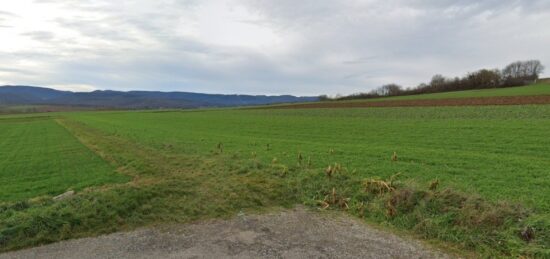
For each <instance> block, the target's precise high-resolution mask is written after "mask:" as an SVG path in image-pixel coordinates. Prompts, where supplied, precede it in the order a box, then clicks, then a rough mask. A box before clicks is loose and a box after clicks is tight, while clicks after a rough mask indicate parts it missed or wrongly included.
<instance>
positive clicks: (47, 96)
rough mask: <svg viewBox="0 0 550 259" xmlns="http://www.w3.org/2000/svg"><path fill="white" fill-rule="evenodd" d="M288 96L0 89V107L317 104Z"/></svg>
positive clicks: (17, 87)
mask: <svg viewBox="0 0 550 259" xmlns="http://www.w3.org/2000/svg"><path fill="white" fill-rule="evenodd" d="M317 100H318V98H317V97H297V96H292V95H279V96H266V95H224V94H201V93H189V92H154V91H129V92H121V91H109V90H107V91H93V92H70V91H59V90H54V89H50V88H44V87H35V86H0V105H66V106H83V107H84V106H85V107H98V108H125V109H149V108H150V109H153V108H199V107H230V106H250V105H263V104H275V103H295V102H312V101H317Z"/></svg>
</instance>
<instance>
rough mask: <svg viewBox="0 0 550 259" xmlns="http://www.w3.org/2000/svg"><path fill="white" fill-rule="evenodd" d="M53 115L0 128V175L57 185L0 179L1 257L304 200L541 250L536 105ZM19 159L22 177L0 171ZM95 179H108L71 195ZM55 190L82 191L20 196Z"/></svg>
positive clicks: (486, 245)
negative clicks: (59, 197)
mask: <svg viewBox="0 0 550 259" xmlns="http://www.w3.org/2000/svg"><path fill="white" fill-rule="evenodd" d="M54 116H55V118H56V119H57V122H56V121H54V120H51V119H43V120H31V121H26V120H27V119H21V120H23V122H17V119H14V117H13V116H12V117H10V119H9V120H8V119H6V121H1V120H0V128H1V129H2V132H8V133H9V134H4V133H3V134H4V135H6V136H10V137H8V138H6V139H7V140H4V139H2V141H3V142H2V144H1V146H0V150H1V151H2V159H4V160H2V161H0V163H3V164H0V165H1V166H2V167H1V168H2V169H4V168H5V167H6V165H7V166H8V168H11V169H10V170H11V171H12V173H11V174H17V173H19V174H21V173H23V172H31V171H32V172H33V173H32V174H31V175H39V176H41V177H40V178H41V179H42V180H40V181H44V182H46V181H52V182H54V183H58V182H59V184H58V185H59V188H57V187H56V189H55V190H53V189H47V188H38V189H36V190H35V189H34V188H35V187H36V186H39V185H37V184H34V183H33V181H27V182H26V181H23V180H17V183H18V184H19V185H20V187H19V189H22V190H24V189H25V188H29V189H30V190H32V191H21V192H17V191H14V190H15V189H11V191H4V187H7V186H8V185H9V184H4V183H7V179H6V176H4V175H3V174H2V177H3V178H2V179H6V180H3V182H2V191H0V193H2V199H3V200H5V201H7V202H5V203H4V204H3V205H2V204H1V203H0V250H4V249H5V250H8V249H15V248H19V247H25V246H29V245H36V244H42V243H48V242H52V241H56V240H60V239H66V238H74V237H81V236H89V235H96V234H100V233H108V232H112V231H117V230H124V229H130V228H134V227H138V226H143V225H148V224H157V223H166V222H189V221H193V220H197V219H204V218H212V217H227V216H231V215H235V214H237V213H239V212H241V211H248V210H253V211H257V210H265V209H269V208H272V207H281V206H282V207H289V206H293V205H295V204H305V205H308V206H311V207H313V208H319V209H335V210H344V211H347V212H349V213H351V214H353V215H356V216H357V217H361V218H364V219H365V220H366V221H368V222H372V223H376V224H380V225H382V226H384V227H387V228H389V229H396V230H399V231H403V230H404V231H407V232H408V233H411V234H413V235H416V236H418V237H420V238H425V239H428V240H431V241H434V242H441V243H443V244H444V246H449V249H456V250H460V251H470V252H473V253H477V254H480V255H483V256H511V257H516V256H519V255H527V256H540V257H544V256H548V255H550V250H549V249H550V246H549V243H550V235H549V234H548V233H549V232H550V231H549V230H550V202H549V201H550V188H548V186H550V156H548V154H550V106H548V105H525V106H476V107H473V106H472V107H414V108H411V107H407V108H396V107H395V108H368V109H262V110H260V109H254V110H250V109H246V110H245V109H222V110H194V111H141V112H121V111H117V112H78V113H77V112H75V113H60V114H56V115H54ZM8 121H9V122H8ZM57 123H58V124H57ZM23 136H27V137H26V138H25V139H23V140H19V139H18V140H13V139H14V138H23ZM60 139H62V141H61V140H60ZM57 140H59V141H57ZM10 141H11V142H10ZM36 143H41V144H39V145H37V144H36ZM38 147H42V148H38ZM12 149H13V150H17V152H13V153H11V152H6V150H8V151H9V150H12ZM48 150H57V152H46V151H48ZM66 150H74V151H75V152H65V153H63V151H66ZM33 152H34V153H33ZM29 154H33V155H29ZM55 154H57V155H55ZM7 155H9V156H13V157H16V158H17V159H13V158H10V159H5V156H7ZM28 156H32V157H35V159H36V163H32V164H30V165H28V166H29V167H30V166H34V167H32V170H31V169H29V168H27V167H23V165H22V163H20V162H18V163H12V162H9V163H8V162H6V161H25V160H26V159H25V158H26V157H28ZM65 156H66V157H65ZM61 157H62V159H60V158H61ZM100 157H101V159H100ZM45 163H49V164H45ZM40 166H43V167H40ZM75 168H77V169H78V174H77V175H75V174H74V169H75ZM114 170H116V171H117V172H118V173H119V176H120V177H116V176H115V175H114V174H112V172H114ZM47 175H51V180H46V179H48V177H45V176H47ZM83 175H85V176H86V177H83ZM77 176H78V177H83V178H77ZM88 176H90V177H88ZM27 177H29V178H30V177H31V176H27ZM65 177H66V178H67V180H66V181H62V179H63V178H65ZM71 177H73V178H71ZM125 177H131V180H130V181H129V182H127V183H121V182H123V181H124V179H127V178H125ZM9 179H10V181H11V180H12V178H9ZM16 179H18V178H16ZM20 179H25V178H24V177H21V178H20ZM100 183H109V184H107V185H106V187H105V188H91V189H85V190H82V187H84V186H90V185H98V184H100ZM112 183H120V184H112ZM51 185H53V184H51ZM61 185H62V186H61ZM69 187H71V188H76V189H79V190H82V191H79V192H78V193H77V195H76V196H75V197H74V198H73V199H70V200H68V201H62V202H53V201H51V200H41V201H26V200H28V199H29V198H32V197H34V196H38V195H55V194H56V193H58V192H63V191H64V190H66V189H67V188H69ZM10 188H11V187H10ZM5 195H8V196H6V197H8V198H4V197H5ZM21 203H23V204H24V206H23V205H21ZM21 207H22V209H21ZM60 211H61V212H60ZM44 222H49V223H47V224H46V223H44ZM531 232H533V233H534V234H533V235H531ZM2 248H3V249H2Z"/></svg>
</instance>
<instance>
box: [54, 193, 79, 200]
mask: <svg viewBox="0 0 550 259" xmlns="http://www.w3.org/2000/svg"><path fill="white" fill-rule="evenodd" d="M73 195H74V191H73V190H70V191H67V192H65V193H62V194H60V195H57V196H55V197H53V200H54V201H62V200H65V199H67V198H70V197H72V196H73Z"/></svg>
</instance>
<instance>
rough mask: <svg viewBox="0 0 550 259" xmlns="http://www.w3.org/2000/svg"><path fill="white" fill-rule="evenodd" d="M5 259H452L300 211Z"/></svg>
mask: <svg viewBox="0 0 550 259" xmlns="http://www.w3.org/2000/svg"><path fill="white" fill-rule="evenodd" d="M4 258H56V259H57V258H60V259H61V258H78V259H85V258H449V256H448V255H446V254H444V253H441V252H438V251H436V250H433V249H430V248H427V247H426V246H425V245H423V244H422V243H420V242H418V241H413V240H409V239H405V238H401V237H397V236H396V235H393V234H390V233H386V232H382V231H379V230H376V229H373V228H371V227H369V226H367V225H365V224H363V223H362V222H360V221H359V220H357V219H354V218H351V217H349V216H345V215H344V214H342V213H336V212H334V213H316V212H312V211H309V210H307V209H304V208H302V207H298V208H296V209H293V210H289V211H281V212H275V213H270V214H266V215H255V216H248V215H244V214H241V215H239V216H237V217H236V218H233V219H230V220H210V221H205V222H200V223H195V224H186V225H180V226H172V227H170V228H167V227H164V228H163V229H162V228H161V229H151V228H150V229H142V230H137V231H132V232H125V233H115V234H110V235H105V236H100V237H96V238H84V239H77V240H70V241H64V242H59V243H55V244H51V245H46V246H41V247H36V248H31V249H27V250H22V251H16V252H11V253H6V254H0V259H4Z"/></svg>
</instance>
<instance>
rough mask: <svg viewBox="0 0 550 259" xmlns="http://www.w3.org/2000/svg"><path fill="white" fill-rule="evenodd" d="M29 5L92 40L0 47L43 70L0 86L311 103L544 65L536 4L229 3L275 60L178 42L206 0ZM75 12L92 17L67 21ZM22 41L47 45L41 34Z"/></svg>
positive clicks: (393, 0)
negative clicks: (254, 96)
mask: <svg viewBox="0 0 550 259" xmlns="http://www.w3.org/2000/svg"><path fill="white" fill-rule="evenodd" d="M39 2H40V4H44V5H45V4H57V5H61V6H63V8H64V9H66V10H67V11H68V12H67V13H68V15H67V16H64V17H59V18H57V19H56V20H55V22H56V23H57V24H60V25H61V26H62V27H63V28H65V29H69V30H73V31H76V32H79V35H80V36H81V38H82V39H96V40H99V41H101V42H102V44H98V45H93V46H91V45H86V44H82V43H81V42H83V41H82V40H81V38H70V39H63V42H61V39H58V37H59V36H58V35H57V34H56V35H55V37H54V35H53V34H50V35H49V36H51V37H50V38H49V39H50V41H52V42H49V43H48V42H45V43H44V44H45V45H44V46H45V47H46V48H45V49H47V50H48V51H40V50H35V51H34V52H26V53H22V52H21V53H15V54H14V53H11V54H10V55H11V56H9V57H8V56H7V55H1V54H2V53H1V50H0V62H2V63H5V62H8V61H10V60H11V61H13V60H14V59H15V60H17V59H18V58H19V59H20V58H25V59H30V60H33V61H35V62H39V63H41V64H46V65H45V66H46V67H47V69H44V71H34V72H35V75H32V76H25V75H24V71H25V69H24V68H15V69H19V70H21V71H16V70H13V71H10V73H9V75H10V77H9V78H2V77H1V75H0V81H13V80H27V81H26V82H32V83H35V84H88V85H94V86H96V87H99V88H109V89H122V90H130V89H150V90H155V89H158V90H182V91H198V92H222V93H269V94H282V93H294V94H313V95H314V94H321V93H329V94H335V93H344V94H345V93H352V92H357V91H368V90H369V89H371V88H374V87H377V86H379V85H381V84H385V83H391V82H396V83H400V84H404V85H406V86H414V85H416V84H418V83H420V82H423V81H427V80H429V78H430V77H431V76H432V75H433V74H436V73H442V74H444V75H448V76H457V75H462V74H464V73H466V72H469V71H472V70H474V69H478V68H482V67H488V68H493V67H502V66H504V65H506V63H507V62H511V61H514V60H517V59H528V58H529V59H530V58H538V59H540V60H541V61H542V62H543V63H544V64H546V65H547V66H550V52H549V51H548V46H546V45H547V43H548V42H550V31H548V30H547V29H546V28H545V23H546V21H547V20H548V19H550V2H548V1H536V0H535V1H517V0H499V1H497V0H488V1H481V2H480V1H473V0H464V1H450V0H431V1H420V0H413V1H408V0H390V1H353V2H352V1H337V0H328V1H317V0H304V1H294V0H279V1H257V0H242V1H240V0H234V1H233V2H232V4H233V5H235V6H237V5H238V6H243V7H245V8H246V9H247V10H248V11H250V12H252V13H254V14H257V16H258V18H257V19H252V20H246V19H243V20H238V21H240V22H242V23H246V24H250V25H255V26H260V27H262V28H268V29H270V30H272V31H273V32H275V33H276V34H277V35H278V36H280V37H281V39H282V41H283V42H282V43H281V44H283V45H284V46H285V48H284V50H283V51H278V52H275V51H272V50H270V49H254V48H246V47H229V46H223V44H220V45H216V44H212V43H206V42H205V41H203V40H202V39H201V38H196V37H195V38H193V37H187V36H184V35H182V34H180V33H179V31H178V29H179V28H180V27H185V26H186V24H185V23H182V22H181V17H184V16H185V17H189V16H193V12H194V11H195V9H196V8H198V7H200V6H201V5H202V4H204V3H205V2H206V1H141V2H140V1H138V2H139V3H135V1H134V2H133V3H132V1H77V0H48V1H46V0H42V1H39ZM139 4H141V5H139ZM76 9H78V10H80V11H84V12H87V13H90V14H93V15H91V16H88V17H79V16H71V15H70V14H71V12H70V10H76ZM1 17H3V16H1V14H0V19H1ZM90 17H92V18H90ZM0 24H1V20H0ZM23 33H25V34H26V35H27V36H29V37H32V38H34V39H35V40H40V38H41V37H42V40H45V39H48V32H46V31H35V32H23ZM50 33H53V32H50ZM243 40H244V39H243ZM51 50H55V51H51ZM13 55H16V56H15V58H14V56H13ZM1 79H3V80H1ZM14 83H19V82H14ZM21 83H24V82H21Z"/></svg>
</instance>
